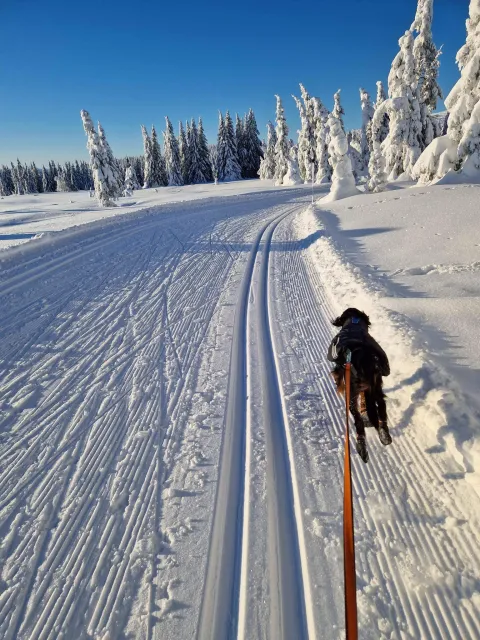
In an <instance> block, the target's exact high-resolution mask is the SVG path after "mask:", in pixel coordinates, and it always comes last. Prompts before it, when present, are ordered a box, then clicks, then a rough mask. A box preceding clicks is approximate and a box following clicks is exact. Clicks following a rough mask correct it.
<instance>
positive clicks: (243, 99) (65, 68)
mask: <svg viewBox="0 0 480 640" xmlns="http://www.w3.org/2000/svg"><path fill="white" fill-rule="evenodd" d="M416 4H417V2H416V0H397V1H393V0H305V1H302V2H299V1H298V0H293V1H292V2H289V3H281V2H273V1H272V0H261V1H259V0H255V1H253V0H244V1H243V2H241V3H225V2H219V1H218V0H208V2H198V1H196V2H191V0H184V1H183V2H171V1H170V2H161V1H160V0H154V1H151V2H149V1H147V0H134V1H132V0H128V1H126V0H115V1H113V0H97V1H96V2H92V1H91V0H83V1H82V2H69V1H65V0H44V1H43V2H39V1H38V0H0V27H1V32H0V33H1V35H0V53H1V60H2V65H1V68H0V82H1V88H2V90H1V92H0V163H3V162H7V161H10V160H14V159H15V158H16V157H17V156H18V157H19V158H20V159H21V160H22V161H24V162H30V161H32V160H35V162H37V164H40V165H41V164H42V163H44V162H46V161H47V160H48V159H49V158H53V159H55V160H58V161H65V160H68V159H71V160H72V159H75V158H78V159H80V158H86V157H87V152H86V149H85V136H84V133H83V129H82V125H81V121H80V115H79V112H80V109H87V110H88V111H90V113H91V115H92V117H93V119H94V120H100V121H101V122H102V124H103V126H104V127H105V129H106V132H107V136H108V139H109V141H110V144H111V146H112V148H113V151H114V153H115V155H117V156H119V157H120V156H123V155H127V154H139V153H142V138H141V132H140V125H141V124H142V123H143V124H145V125H147V126H150V125H151V124H155V125H156V126H157V129H161V130H163V126H164V116H165V115H168V116H169V117H170V119H171V120H172V121H173V122H174V124H175V126H177V123H178V120H180V119H181V120H186V119H187V118H192V117H195V118H197V117H198V116H202V118H203V120H204V123H205V127H206V131H207V136H208V138H209V141H211V142H214V141H215V136H216V125H217V113H218V109H221V110H222V111H225V110H226V109H230V111H231V112H232V113H235V112H239V113H241V114H243V113H244V112H245V111H247V110H248V108H249V107H252V108H253V110H254V111H255V115H256V117H257V122H258V125H259V128H260V131H261V134H262V137H263V136H264V132H265V124H266V122H267V121H268V120H269V119H272V120H273V119H274V116H275V99H274V94H275V93H278V94H279V95H280V96H282V98H283V100H284V105H285V107H286V114H287V119H288V123H289V125H290V128H291V136H292V137H294V138H296V133H295V132H296V129H297V128H298V126H299V122H298V116H297V112H296V108H295V105H294V103H293V100H292V99H291V97H290V96H291V94H292V93H299V89H298V83H299V82H303V83H304V84H305V86H306V87H307V90H308V91H309V92H310V93H311V94H312V95H318V96H319V97H320V98H322V100H323V101H324V102H325V104H326V105H327V106H328V107H329V108H330V107H331V103H332V100H333V98H332V96H333V93H334V92H335V91H336V90H337V89H338V88H341V89H342V96H343V104H344V108H345V111H346V118H345V121H346V125H347V127H348V128H353V127H358V126H359V125H360V106H359V95H358V88H359V87H360V86H361V85H363V86H365V88H366V89H367V90H368V91H370V92H371V93H372V94H374V93H375V90H376V87H375V82H376V80H380V79H381V80H384V81H386V78H387V75H388V71H389V68H390V63H391V61H392V59H393V57H394V56H395V55H396V53H397V51H398V45H397V42H398V38H399V37H400V36H401V35H402V33H403V32H404V31H405V30H406V29H408V28H409V26H410V24H411V23H412V21H413V18H414V14H415V8H416ZM434 5H435V7H434V13H435V15H434V25H433V34H434V39H435V42H436V44H437V46H439V45H442V44H443V51H444V53H443V55H442V59H441V62H442V64H441V75H440V83H441V85H442V88H443V90H444V93H445V94H447V93H448V91H449V90H450V88H451V87H452V86H453V84H454V83H455V82H456V80H457V78H458V77H459V72H458V69H457V68H456V66H455V54H456V52H457V50H458V48H459V47H460V46H461V45H462V44H463V42H464V41H465V19H466V18H467V15H468V6H469V1H468V0H435V2H434ZM442 106H443V105H440V107H442Z"/></svg>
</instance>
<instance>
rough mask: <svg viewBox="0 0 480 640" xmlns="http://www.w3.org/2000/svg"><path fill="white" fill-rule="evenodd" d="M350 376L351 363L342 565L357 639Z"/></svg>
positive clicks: (348, 615) (350, 630)
mask: <svg viewBox="0 0 480 640" xmlns="http://www.w3.org/2000/svg"><path fill="white" fill-rule="evenodd" d="M350 377H351V365H350V358H348V361H347V364H346V365H345V407H346V414H347V432H346V437H345V472H344V473H345V476H344V494H343V567H344V573H345V629H346V632H347V640H357V639H358V620H357V577H356V573H355V534H354V528H353V498H352V468H351V464H350V426H349V417H350Z"/></svg>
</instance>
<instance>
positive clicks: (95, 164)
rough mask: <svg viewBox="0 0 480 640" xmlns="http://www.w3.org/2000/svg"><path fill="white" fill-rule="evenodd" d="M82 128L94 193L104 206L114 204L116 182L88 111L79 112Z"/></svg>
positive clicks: (116, 188)
mask: <svg viewBox="0 0 480 640" xmlns="http://www.w3.org/2000/svg"><path fill="white" fill-rule="evenodd" d="M80 115H81V117H82V121H83V128H84V129H85V133H86V134H87V149H88V152H89V154H90V166H91V168H92V173H93V181H94V185H95V195H96V197H97V200H98V201H99V203H100V204H101V205H102V206H104V207H112V206H115V204H114V202H113V198H116V197H117V193H118V183H117V180H116V176H115V175H114V174H113V172H112V168H111V166H110V163H109V161H108V158H107V155H106V153H105V148H104V146H103V145H102V144H100V140H99V137H98V134H97V132H96V131H95V127H94V126H93V122H92V119H91V118H90V114H89V113H88V111H85V110H83V109H82V111H81V112H80Z"/></svg>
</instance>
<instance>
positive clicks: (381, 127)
mask: <svg viewBox="0 0 480 640" xmlns="http://www.w3.org/2000/svg"><path fill="white" fill-rule="evenodd" d="M386 99H387V95H386V93H385V89H384V88H383V83H382V81H381V80H378V81H377V99H376V101H375V110H377V109H378V107H380V105H382V104H383V103H384V102H385V100H386ZM389 122H390V119H389V117H388V113H384V114H383V116H382V118H381V120H380V121H379V123H378V131H377V133H376V137H377V140H379V141H380V143H382V142H383V141H384V140H385V139H386V137H387V136H388V131H389ZM372 127H373V119H372ZM371 136H372V148H373V131H372V133H371Z"/></svg>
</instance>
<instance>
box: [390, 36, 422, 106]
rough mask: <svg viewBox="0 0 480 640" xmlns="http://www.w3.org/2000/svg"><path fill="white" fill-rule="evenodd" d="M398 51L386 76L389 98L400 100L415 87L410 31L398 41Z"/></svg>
mask: <svg viewBox="0 0 480 640" xmlns="http://www.w3.org/2000/svg"><path fill="white" fill-rule="evenodd" d="M398 44H399V46H400V51H399V52H398V53H397V55H396V56H395V58H394V60H393V62H392V68H391V69H390V73H389V74H388V95H389V97H390V98H402V97H404V96H406V95H408V93H409V91H414V90H415V87H416V74H415V59H414V57H413V35H412V34H411V32H410V31H406V32H405V34H404V35H403V36H402V37H401V38H400V40H399V41H398Z"/></svg>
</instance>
